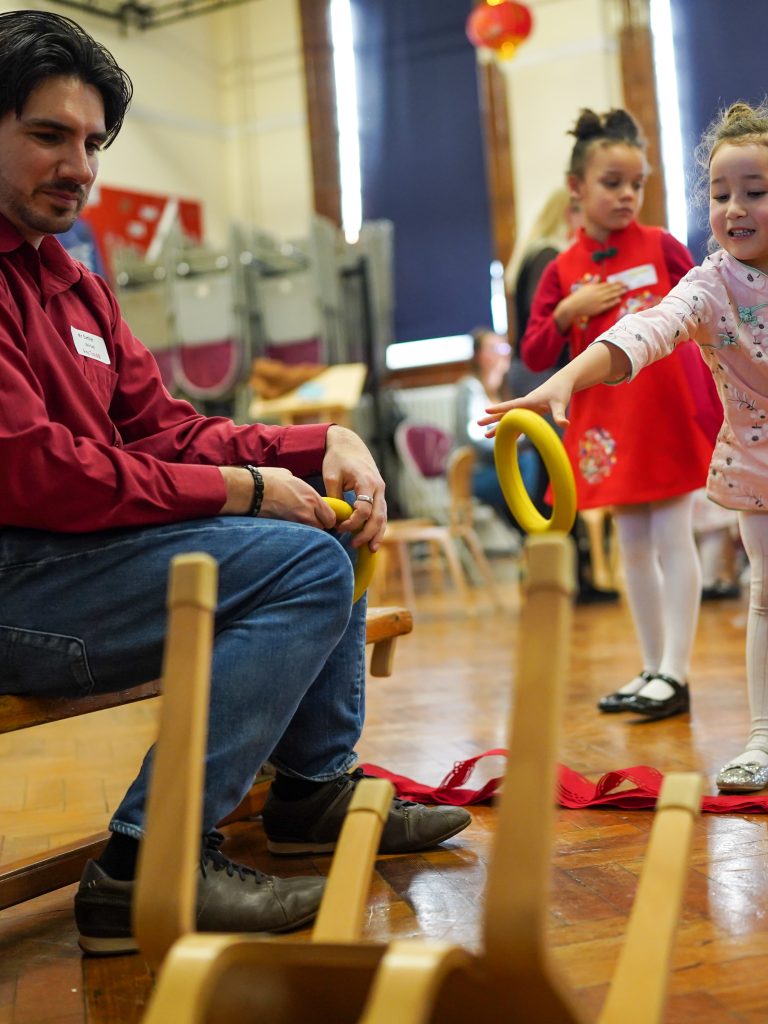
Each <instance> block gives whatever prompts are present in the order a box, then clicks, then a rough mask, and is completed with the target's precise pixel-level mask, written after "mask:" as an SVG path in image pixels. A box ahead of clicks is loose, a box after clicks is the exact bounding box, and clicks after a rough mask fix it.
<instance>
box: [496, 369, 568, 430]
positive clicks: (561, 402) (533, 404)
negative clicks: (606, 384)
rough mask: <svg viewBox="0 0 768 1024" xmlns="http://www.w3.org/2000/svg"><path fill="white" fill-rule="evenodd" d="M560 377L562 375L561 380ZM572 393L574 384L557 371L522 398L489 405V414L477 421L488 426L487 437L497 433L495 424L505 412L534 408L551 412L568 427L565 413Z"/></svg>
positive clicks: (539, 411) (537, 410) (560, 423)
mask: <svg viewBox="0 0 768 1024" xmlns="http://www.w3.org/2000/svg"><path fill="white" fill-rule="evenodd" d="M558 377H560V379H559V380H558V379H557V378H558ZM572 394H573V385H572V384H570V383H569V381H568V379H567V378H566V377H561V375H560V374H559V373H557V374H555V376H554V377H550V379H549V380H547V381H545V382H544V383H543V384H542V385H540V386H539V387H538V388H534V390H533V391H531V392H530V393H529V394H527V395H524V396H523V397H522V398H514V399H512V401H511V402H500V403H499V404H498V405H490V406H488V408H487V410H486V412H487V413H488V415H487V416H484V417H483V418H482V419H480V420H478V421H477V422H478V423H479V424H480V426H481V427H486V426H487V427H488V430H486V432H485V436H486V437H494V436H495V435H496V426H495V424H497V423H498V422H499V420H500V419H501V418H502V416H503V415H504V413H506V412H509V410H510V409H532V410H533V411H534V412H538V413H551V414H552V418H553V419H554V421H555V423H557V425H558V426H560V427H566V426H568V423H569V420H568V419H567V417H566V415H565V410H566V408H567V407H568V403H569V402H570V400H571V395H572Z"/></svg>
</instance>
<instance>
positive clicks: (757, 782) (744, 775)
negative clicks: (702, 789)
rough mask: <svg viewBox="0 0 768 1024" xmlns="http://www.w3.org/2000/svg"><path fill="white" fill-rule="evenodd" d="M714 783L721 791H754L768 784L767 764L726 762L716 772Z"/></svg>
mask: <svg viewBox="0 0 768 1024" xmlns="http://www.w3.org/2000/svg"><path fill="white" fill-rule="evenodd" d="M716 785H717V788H718V789H719V790H720V792H721V793H756V792H757V791H758V790H759V789H764V788H765V787H766V786H768V765H762V764H758V763H757V762H756V761H746V762H745V763H744V764H726V765H724V766H723V767H722V768H721V769H720V771H719V772H718V773H717V779H716Z"/></svg>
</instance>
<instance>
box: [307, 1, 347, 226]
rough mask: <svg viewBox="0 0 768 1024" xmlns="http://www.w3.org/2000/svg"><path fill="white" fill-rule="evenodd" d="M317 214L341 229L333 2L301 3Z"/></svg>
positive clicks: (308, 117)
mask: <svg viewBox="0 0 768 1024" xmlns="http://www.w3.org/2000/svg"><path fill="white" fill-rule="evenodd" d="M299 16H300V19H301V39H302V46H303V50H304V80H305V85H306V94H307V121H308V129H309V145H310V152H311V157H312V184H313V193H314V204H315V212H316V213H319V214H320V215H321V216H323V217H327V218H328V219H329V220H331V221H332V222H333V223H334V224H335V225H336V226H337V227H340V226H341V185H340V172H339V148H338V142H339V127H338V124H337V121H336V89H335V85H334V76H333V43H332V40H331V24H330V0H299Z"/></svg>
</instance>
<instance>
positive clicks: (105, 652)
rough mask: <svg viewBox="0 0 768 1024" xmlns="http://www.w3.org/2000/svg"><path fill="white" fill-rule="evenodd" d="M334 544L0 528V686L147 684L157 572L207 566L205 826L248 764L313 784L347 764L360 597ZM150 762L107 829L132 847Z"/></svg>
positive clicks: (361, 626) (243, 533) (191, 525)
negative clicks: (199, 558)
mask: <svg viewBox="0 0 768 1024" xmlns="http://www.w3.org/2000/svg"><path fill="white" fill-rule="evenodd" d="M349 539H350V535H349V534H339V535H334V534H329V533H325V532H323V531H322V530H320V529H316V528H313V527H310V526H303V525H300V524H298V523H289V522H283V521H278V520H274V519H252V518H246V517H229V516H226V517H225V516H221V517H218V518H215V519H202V520H193V521H188V522H183V523H174V524H172V525H169V526H160V527H147V528H139V529H129V530H110V531H107V532H103V533H91V534H61V533H43V532H40V531H37V530H21V529H9V528H5V529H0V690H1V691H2V692H5V693H20V694H32V693H35V692H41V691H42V692H49V693H51V692H56V693H62V694H67V693H72V694H86V693H89V692H98V691H102V692H104V691H109V690H118V689H121V688H123V687H125V686H129V685H133V684H135V683H140V682H144V681H148V680H150V679H154V678H157V677H158V676H159V675H160V670H161V659H162V647H163V639H164V633H165V625H166V608H165V601H166V591H167V577H168V565H169V563H170V560H171V558H173V556H174V555H176V554H181V553H185V552H192V551H205V552H207V553H208V554H210V555H212V556H213V557H214V558H215V559H216V560H217V562H218V563H219V603H218V609H217V612H216V620H215V639H214V654H213V666H212V679H211V701H210V719H209V726H208V752H207V760H206V782H205V800H204V808H203V825H204V830H205V831H209V830H210V829H212V828H214V827H215V825H216V824H217V822H219V821H221V819H222V818H224V817H225V816H226V815H227V814H228V813H229V812H230V811H231V810H232V809H233V808H234V807H235V806H237V804H238V803H239V802H240V800H241V799H242V797H243V796H244V795H245V793H246V792H247V791H248V789H249V787H250V785H251V782H252V780H253V776H254V774H255V772H256V771H257V770H258V768H259V767H260V765H261V764H263V763H264V761H266V760H267V759H269V760H271V761H272V762H273V763H274V764H275V765H276V766H277V767H278V768H279V769H280V771H282V772H285V773H287V774H289V775H294V776H297V777H300V778H305V779H312V780H316V781H325V780H329V779H333V778H336V777H337V776H339V775H341V774H343V773H344V772H345V771H346V770H347V769H348V768H349V767H351V765H353V764H354V761H355V755H354V747H355V744H356V743H357V741H358V738H359V736H360V732H361V730H362V725H363V718H364V705H365V604H366V602H365V598H362V599H361V600H360V601H358V602H357V604H355V605H352V586H353V580H352V576H353V569H352V560H353V559H354V558H356V552H355V551H354V550H353V549H351V548H350V547H349ZM150 766H151V751H150V752H149V753H148V754H147V757H146V758H145V760H144V763H143V765H142V767H141V770H140V772H139V774H138V776H137V778H136V780H135V781H134V782H133V783H132V785H131V786H130V788H129V790H128V792H127V793H126V795H125V797H124V799H123V801H122V803H121V804H120V806H119V807H118V809H117V811H116V812H115V815H114V817H113V819H112V822H111V824H110V828H111V829H113V830H114V831H117V832H122V833H124V834H126V835H130V836H134V837H136V838H138V837H140V836H141V832H142V821H143V812H144V805H145V801H146V796H147V787H148V782H149V779H148V776H149V771H150Z"/></svg>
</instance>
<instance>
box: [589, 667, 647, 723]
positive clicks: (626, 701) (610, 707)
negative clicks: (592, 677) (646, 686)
mask: <svg viewBox="0 0 768 1024" xmlns="http://www.w3.org/2000/svg"><path fill="white" fill-rule="evenodd" d="M638 676H639V677H640V678H641V679H643V680H644V681H645V682H646V683H650V681H651V680H652V679H655V678H656V677H655V676H654V674H653V672H648V671H646V670H645V669H643V671H642V672H638ZM636 696H637V694H636V693H621V692H620V691H619V690H616V692H615V693H609V694H607V695H606V696H605V697H601V698H600V700H599V701H598V702H597V706H598V708H599V710H600V711H602V712H603V714H605V715H615V714H616V713H617V712H618V711H632V710H633V708H632V707H631V705H630V701H631V700H632V699H633V698H634V697H636Z"/></svg>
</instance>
